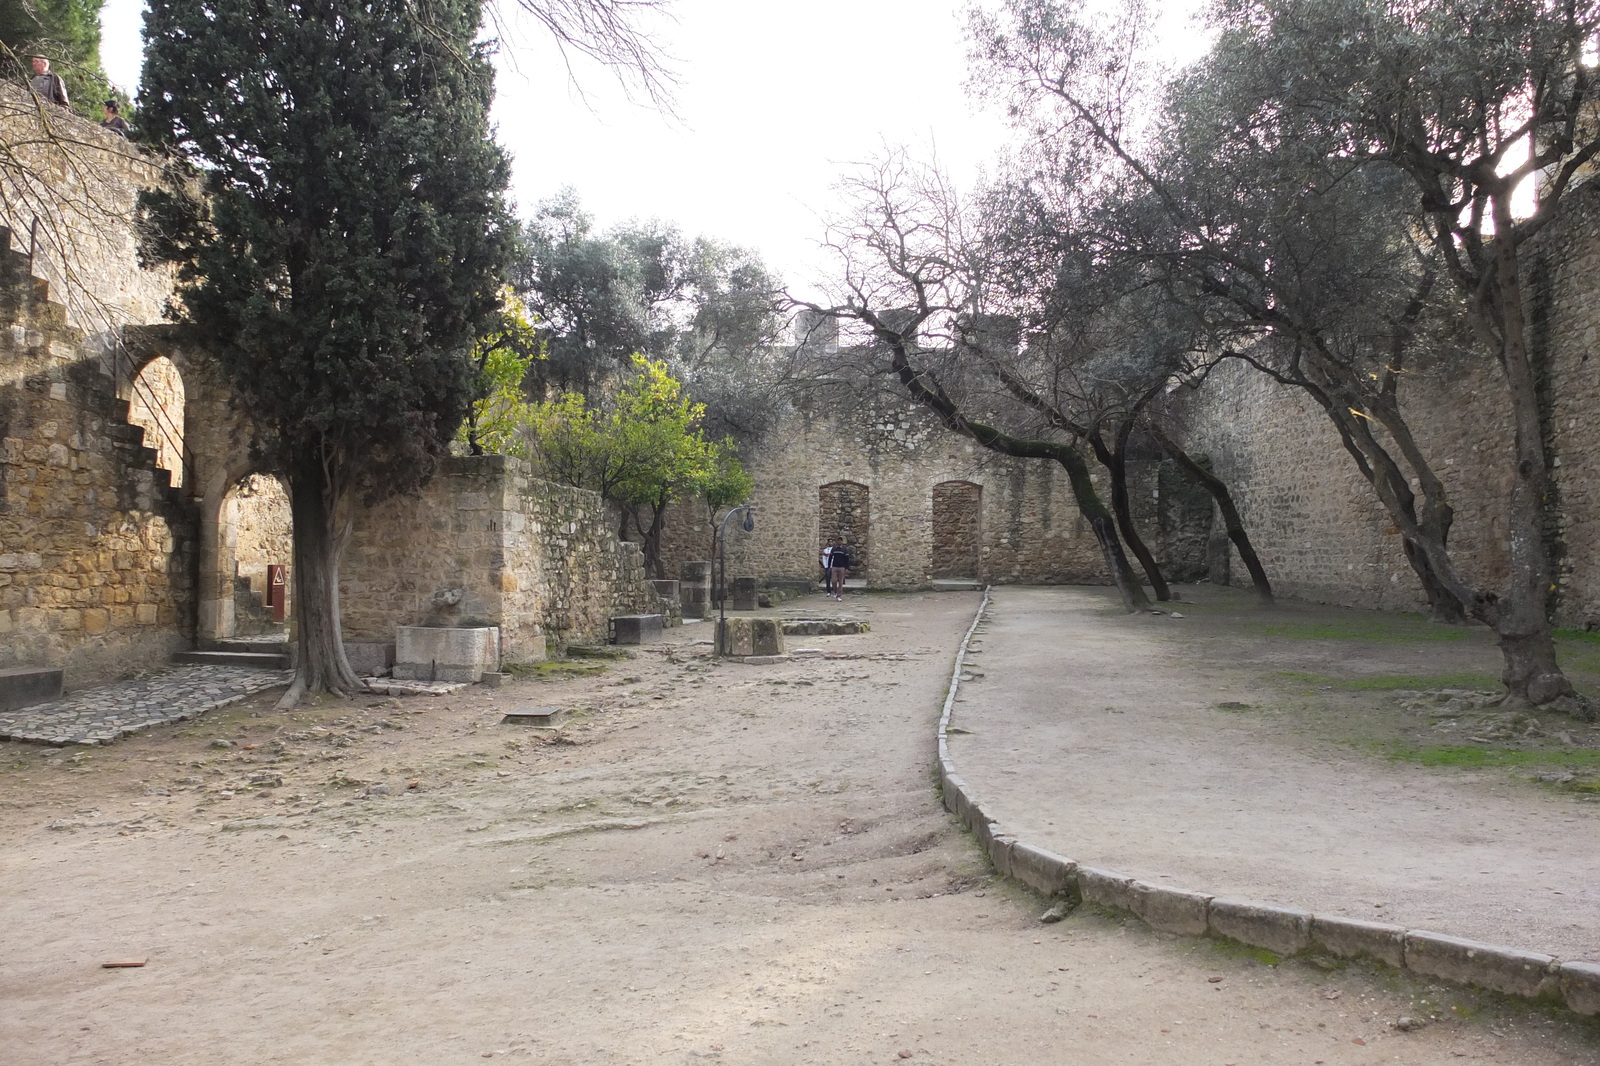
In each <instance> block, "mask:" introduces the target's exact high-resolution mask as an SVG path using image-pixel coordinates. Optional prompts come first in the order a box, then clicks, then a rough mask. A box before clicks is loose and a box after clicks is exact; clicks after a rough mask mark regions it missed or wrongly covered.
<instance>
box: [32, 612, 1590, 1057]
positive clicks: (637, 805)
mask: <svg viewBox="0 0 1600 1066" xmlns="http://www.w3.org/2000/svg"><path fill="white" fill-rule="evenodd" d="M977 602H978V596H977V595H976V594H967V593H949V594H944V595H938V594H924V595H908V596H892V595H883V596H871V597H865V598H861V599H857V598H855V597H851V598H850V599H848V600H847V602H846V603H845V604H844V605H843V606H842V607H839V606H837V605H831V604H826V603H825V602H824V601H821V600H820V599H818V600H815V601H813V602H811V603H807V604H805V605H804V606H806V607H809V608H813V609H817V610H821V611H844V612H847V613H850V614H856V615H864V616H865V617H867V618H869V619H870V620H871V622H872V626H873V628H872V631H871V632H870V633H865V634H861V635H857V636H819V637H807V638H804V641H803V643H804V644H806V645H811V646H815V647H817V648H819V649H820V650H821V652H822V655H821V656H819V657H816V658H809V659H803V660H796V661H792V662H787V663H781V664H777V665H771V666H753V665H746V664H739V663H731V662H725V661H718V660H714V659H712V658H711V657H710V656H709V655H708V654H707V651H708V648H707V646H706V645H705V644H704V643H698V642H699V641H703V640H704V639H705V638H706V637H708V636H709V628H708V627H707V626H704V625H700V626H690V627H685V629H683V630H678V631H675V632H674V633H673V634H672V641H671V642H669V643H667V644H662V645H654V646H650V647H648V648H645V649H642V650H641V651H640V652H639V654H638V656H637V658H635V659H633V660H631V661H628V662H625V663H618V664H615V665H614V666H612V667H611V668H609V669H608V670H607V672H606V673H604V674H602V675H599V676H593V677H573V678H566V679H561V680H555V681H550V682H535V681H517V682H514V683H512V684H511V685H510V686H508V687H507V688H504V689H499V690H492V691H491V690H484V689H482V688H474V689H472V690H469V691H467V692H463V693H459V694H456V695H450V696H440V697H420V698H414V699H383V698H378V697H361V698H358V699H357V700H355V701H351V702H344V701H327V702H324V703H322V704H318V705H315V706H311V707H308V708H306V709H304V710H302V711H297V712H295V713H294V714H292V715H288V716H284V715H279V714H274V713H273V712H272V711H271V710H270V708H271V703H272V699H273V698H274V697H273V694H264V695H262V696H258V697H255V698H252V699H251V700H247V701H245V702H244V703H241V704H239V705H237V706H235V707H232V708H228V709H225V710H220V711H216V712H213V713H212V714H210V715H207V716H206V717H205V718H203V719H200V720H198V721H195V722H190V723H186V724H184V725H183V726H180V727H169V728H162V729H155V730H151V731H149V732H147V733H144V734H140V735H138V736H135V737H131V738H128V739H126V740H124V741H122V742H120V743H118V744H116V745H113V746H111V747H109V748H92V749H85V750H82V751H78V752H76V753H74V754H71V755H68V754H66V753H64V752H62V753H52V752H51V751H50V750H49V749H37V748H31V747H28V746H23V745H0V954H3V956H4V958H5V961H6V965H5V966H3V967H0V1002H3V1003H4V1004H5V1007H6V1009H5V1010H4V1011H0V1048H4V1049H5V1051H4V1054H3V1055H0V1059H3V1060H4V1061H5V1063H6V1066H42V1064H46V1063H49V1064H52V1066H55V1064H62V1063H74V1064H75V1063H102V1062H104V1063H113V1064H120V1063H127V1062H159V1063H163V1064H166V1066H187V1064H205V1066H218V1064H224V1066H227V1064H241V1066H244V1064H248V1066H265V1064H279V1063H281V1064H297V1066H298V1064H306V1063H339V1064H341V1066H358V1064H365V1063H373V1064H383V1066H393V1064H410V1063H417V1064H427V1066H448V1064H459V1063H468V1062H482V1061H484V1060H485V1059H498V1058H510V1059H513V1060H515V1061H525V1062H538V1063H550V1064H574V1063H585V1064H589V1063H593V1064H606V1066H611V1064H618V1063H651V1064H656V1063H682V1064H685V1066H689V1064H702V1063H706V1062H713V1063H716V1062H721V1063H730V1064H732V1063H737V1064H774V1066H777V1064H783V1066H789V1064H798V1063H818V1064H827V1066H839V1064H856V1063H862V1064H866V1063H902V1062H911V1063H929V1064H947V1066H971V1064H978V1063H982V1064H985V1066H988V1064H1000V1066H1007V1064H1018V1066H1023V1064H1027V1066H1033V1064H1038V1063H1053V1062H1070V1063H1073V1064H1074V1066H1077V1064H1086V1066H1096V1064H1110V1063H1118V1064H1126V1063H1130V1062H1131V1063H1139V1064H1157V1066H1167V1064H1170V1066H1194V1064H1204V1066H1210V1064H1216V1066H1222V1064H1227V1063H1232V1064H1236V1066H1281V1064H1284V1063H1305V1064H1306V1066H1312V1064H1314V1063H1326V1064H1327V1066H1366V1064H1374V1063H1378V1062H1392V1061H1396V1060H1399V1061H1403V1062H1405V1063H1408V1064H1420V1066H1437V1064H1444V1063H1452V1064H1453V1063H1456V1062H1460V1061H1462V1060H1464V1059H1465V1060H1468V1061H1473V1060H1476V1061H1491V1060H1496V1059H1498V1060H1499V1061H1501V1062H1516V1063H1521V1064H1531V1066H1557V1064H1564V1066H1577V1064H1580V1063H1591V1062H1593V1061H1594V1060H1595V1052H1596V1048H1597V1047H1600V1041H1597V1040H1596V1037H1595V1034H1594V1030H1593V1027H1592V1026H1590V1025H1588V1023H1583V1022H1578V1021H1574V1020H1563V1019H1554V1018H1548V1017H1545V1016H1543V1015H1539V1014H1537V1013H1531V1012H1528V1011H1526V1010H1525V1009H1520V1008H1514V1007H1504V1006H1501V1005H1498V1004H1496V1003H1495V1002H1493V1001H1484V1000H1481V999H1479V998H1477V997H1474V996H1472V995H1470V994H1465V993H1458V992H1456V991H1453V990H1446V989H1435V988H1433V987H1431V986H1428V985H1426V984H1424V983H1419V982H1412V981H1410V980H1408V979H1405V978H1395V977H1394V976H1393V975H1378V976H1373V975H1369V974H1368V973H1366V972H1365V971H1363V970H1361V969H1360V968H1359V967H1356V968H1351V969H1347V970H1343V971H1334V972H1324V971H1321V970H1318V969H1316V968H1314V967H1312V966H1309V965H1306V964H1301V963H1285V964H1283V965H1280V966H1276V967H1268V966H1263V965H1261V964H1259V963H1257V962H1255V961H1252V960H1251V959H1250V958H1248V957H1243V956H1241V955H1239V954H1237V953H1232V952H1229V951H1227V950H1226V949H1224V948H1219V947H1217V946H1215V945H1213V944H1211V943H1210V942H1207V941H1204V940H1185V939H1177V938H1172V937H1167V936H1163V935H1160V934H1156V933H1152V932H1150V931H1148V930H1146V929H1145V928H1144V927H1143V926H1141V925H1140V924H1139V923H1137V922H1131V923H1128V922H1123V921H1122V920H1120V919H1118V918H1108V917H1106V916H1104V915H1100V914H1096V913H1093V912H1092V908H1082V909H1080V910H1079V911H1078V912H1077V913H1076V914H1074V915H1073V916H1072V917H1070V918H1068V919H1067V920H1065V921H1063V922H1060V923H1058V924H1054V925H1042V924H1040V922H1039V921H1038V915H1039V914H1040V912H1041V911H1043V910H1044V907H1045V904H1044V903H1043V901H1041V900H1038V899H1036V898H1033V897H1031V896H1028V895H1025V894H1023V893H1022V892H1020V891H1019V890H1018V889H1016V888H1015V886H1013V885H1011V884H1009V883H1007V882H1004V881H999V880H996V879H995V878H993V876H992V874H991V872H990V871H989V869H988V868H987V866H986V864H985V862H984V860H983V858H982V857H981V856H980V855H979V854H978V852H977V849H976V848H975V847H974V845H973V843H972V840H971V838H970V837H968V836H967V835H965V834H964V833H962V832H960V831H958V830H957V829H956V828H955V827H954V824H953V820H952V819H951V818H950V817H949V816H947V815H946V814H945V813H944V812H943V811H942V810H941V809H940V807H939V804H938V800H937V797H936V796H935V793H934V789H933V787H932V774H931V770H932V764H933V757H934V731H935V725H936V722H937V718H938V713H939V707H940V703H941V699H942V696H943V693H944V688H945V683H946V680H947V678H948V675H949V670H950V667H951V662H952V657H953V653H954V649H955V646H956V643H957V641H958V639H959V637H960V635H961V633H962V632H963V631H964V630H965V628H966V626H967V624H968V623H969V621H970V618H971V614H972V611H973V610H974V608H975V607H976V605H977ZM796 643H801V641H796ZM552 704H560V705H562V706H564V707H567V708H570V709H571V710H572V711H573V715H572V717H571V719H570V721H569V724H568V725H567V726H566V727H565V728H564V729H563V730H562V731H561V732H559V733H539V732H535V731H530V730H528V729H526V728H525V727H517V726H508V725H502V724H500V719H501V717H502V716H503V715H504V714H505V713H506V712H507V711H508V710H511V709H515V708H516V707H518V706H528V705H552ZM218 739H228V740H231V741H232V742H233V746H232V747H228V748H217V747H213V743H214V742H215V741H216V740H218ZM117 958H124V959H126V958H132V959H143V960H145V961H146V965H144V966H143V967H140V968H132V969H102V966H101V964H102V963H103V962H106V961H111V960H114V959H117ZM1454 1008H1459V1011H1457V1010H1456V1009H1454ZM1434 1013H1437V1014H1439V1015H1440V1020H1439V1021H1437V1022H1435V1023H1433V1024H1428V1025H1425V1026H1424V1027H1423V1028H1421V1029H1420V1030H1417V1031H1409V1032H1401V1031H1398V1030H1396V1029H1395V1028H1393V1023H1394V1021H1395V1020H1396V1019H1397V1018H1399V1017H1401V1016H1413V1017H1418V1018H1429V1017H1432V1015H1433V1014H1434Z"/></svg>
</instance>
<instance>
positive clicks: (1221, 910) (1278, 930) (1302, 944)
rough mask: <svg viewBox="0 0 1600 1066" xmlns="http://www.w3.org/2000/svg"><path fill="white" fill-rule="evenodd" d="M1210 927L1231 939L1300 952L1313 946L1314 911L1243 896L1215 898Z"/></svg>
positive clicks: (1285, 953)
mask: <svg viewBox="0 0 1600 1066" xmlns="http://www.w3.org/2000/svg"><path fill="white" fill-rule="evenodd" d="M1207 920H1208V922H1209V923H1210V926H1211V931H1212V932H1213V933H1216V934H1217V935H1218V936H1225V937H1227V938H1228V939H1229V940H1237V941H1238V942H1239V943H1241V944H1249V945H1250V946H1251V947H1254V948H1266V949H1267V950H1268V951H1271V952H1273V953H1275V954H1278V955H1283V956H1286V957H1287V956H1289V955H1298V954H1300V953H1301V952H1302V951H1305V950H1307V949H1308V948H1310V947H1311V913H1310V912H1309V911H1299V910H1294V909H1293V908H1290V907H1274V906H1271V905H1269V904H1266V903H1251V902H1250V901H1249V900H1242V899H1214V900H1212V901H1211V913H1210V917H1209V918H1208V919H1207Z"/></svg>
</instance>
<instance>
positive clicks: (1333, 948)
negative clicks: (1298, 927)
mask: <svg viewBox="0 0 1600 1066" xmlns="http://www.w3.org/2000/svg"><path fill="white" fill-rule="evenodd" d="M1405 939H1406V931H1405V929H1404V928H1403V927H1401V926H1398V925H1388V924H1386V923H1384V922H1364V921H1361V920H1360V919H1358V918H1338V917H1334V916H1331V915H1326V914H1313V915H1312V916H1311V942H1312V944H1314V945H1315V946H1316V947H1319V948H1321V949H1322V950H1324V951H1326V952H1327V953H1328V954H1330V955H1337V956H1339V957H1340V958H1341V959H1354V958H1360V957H1361V956H1366V957H1367V958H1371V959H1376V960H1378V961H1379V962H1382V963H1385V964H1387V965H1389V966H1394V967H1396V968H1398V967H1401V966H1404V965H1405V961H1406V952H1405Z"/></svg>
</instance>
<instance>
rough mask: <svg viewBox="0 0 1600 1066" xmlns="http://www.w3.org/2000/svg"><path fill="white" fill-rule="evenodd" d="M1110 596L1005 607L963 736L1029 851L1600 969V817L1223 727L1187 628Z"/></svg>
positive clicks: (1255, 725)
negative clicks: (1123, 609) (1112, 609)
mask: <svg viewBox="0 0 1600 1066" xmlns="http://www.w3.org/2000/svg"><path fill="white" fill-rule="evenodd" d="M1107 603H1108V601H1107V599H1106V597H1105V595H1104V594H1103V593H1102V592H1101V591H1100V590H1092V589H1066V588H1058V589H1012V588H1007V589H997V590H996V591H995V596H994V605H993V609H992V613H991V621H990V622H989V623H988V625H987V626H986V629H985V632H984V634H983V636H982V638H981V640H980V641H979V654H978V655H977V656H976V657H975V658H974V660H973V669H974V670H975V671H978V672H981V673H982V674H983V676H982V677H981V678H980V679H978V680H977V681H975V682H974V683H972V684H971V685H968V686H965V687H964V688H963V690H962V702H960V703H959V704H958V706H957V710H956V713H955V714H954V716H953V718H952V722H953V723H954V724H955V725H957V726H960V727H963V728H966V729H969V730H972V734H971V735H958V736H955V737H953V738H952V740H951V750H952V754H953V757H954V758H955V760H956V763H957V765H958V767H959V768H960V772H961V773H962V775H963V776H964V777H965V778H966V779H967V780H968V781H970V782H971V783H972V785H973V787H974V788H975V789H976V790H977V792H978V794H979V795H980V796H983V797H985V798H986V799H987V798H990V797H992V798H993V800H994V801H995V807H994V810H995V812H996V813H995V817H997V818H998V819H999V820H1001V821H1002V822H1004V823H1005V824H1006V825H1008V826H1010V827H1011V828H1012V829H1013V830H1014V831H1016V832H1018V833H1019V834H1020V835H1021V836H1022V837H1023V838H1024V839H1028V840H1033V841H1036V842H1039V843H1041V844H1043V845H1045V846H1047V847H1050V848H1051V849H1053V850H1055V851H1058V852H1060V853H1061V854H1063V855H1067V856H1070V857H1072V858H1075V859H1078V860H1080V861H1082V862H1086V863H1090V864H1092V865H1096V866H1103V867H1107V868H1110V869H1114V870H1117V871H1120V872H1124V873H1130V874H1133V875H1135V876H1138V877H1141V878H1144V879H1157V880H1160V881H1163V882H1165V883H1168V884H1172V885H1175V886H1178V887H1183V888H1192V889H1200V890H1203V891H1206V892H1211V893H1214V894H1217V895H1227V896H1242V897H1244V898H1247V899H1255V900H1263V901H1268V902H1274V903H1282V904H1288V905H1292V906H1297V907H1304V908H1307V909H1310V910H1313V911H1319V912H1324V913H1334V914H1346V915H1353V916H1356V917H1361V918H1369V919H1374V920H1383V921H1390V922H1395V923H1398V924H1402V925H1408V926H1411V927H1413V928H1424V929H1431V930H1434V931H1436V932H1443V933H1450V934H1453V935H1456V936H1465V937H1470V938H1473V939H1477V940H1485V941H1488V942H1491V943H1496V944H1504V945H1508V946H1514V947H1523V948H1529V949H1533V950H1538V951H1546V952H1550V953H1552V954H1555V955H1558V956H1560V957H1563V958H1569V959H1573V958H1576V959H1586V960H1600V809H1597V808H1596V806H1595V805H1593V804H1585V803H1579V802H1575V801H1574V800H1573V799H1572V798H1571V797H1562V796H1555V795H1550V794H1548V793H1541V792H1538V791H1536V790H1534V789H1531V788H1509V787H1506V786H1504V785H1497V786H1494V787H1487V786H1486V785H1485V784H1484V783H1483V782H1481V781H1479V780H1476V779H1474V777H1473V775H1471V774H1467V775H1463V774H1462V772H1461V771H1459V770H1456V771H1433V770H1427V769H1423V768H1420V767H1416V766H1402V765H1395V764H1392V763H1388V762H1385V761H1383V760H1381V759H1376V758H1372V757H1368V756H1363V755H1360V754H1357V753H1354V752H1351V751H1349V750H1348V749H1341V748H1338V747H1335V746H1332V745H1321V746H1316V747H1314V748H1308V747H1307V745H1306V744H1305V743H1303V742H1301V741H1300V740H1299V739H1298V738H1294V737H1291V736H1285V735H1282V734H1281V733H1276V732H1275V731H1274V729H1273V727H1272V726H1271V725H1270V724H1266V725H1263V723H1262V722H1261V721H1260V720H1259V719H1252V718H1249V717H1246V716H1241V715H1238V714H1228V713H1226V712H1224V711H1220V710H1218V709H1217V704H1218V703H1220V702H1223V701H1228V700H1234V701H1242V702H1252V701H1263V700H1268V699H1270V698H1271V697H1270V696H1267V695H1264V694H1262V693H1261V692H1260V691H1258V690H1254V689H1251V688H1250V687H1249V686H1250V682H1249V680H1248V678H1247V677H1245V676H1244V675H1243V674H1236V675H1235V676H1231V677H1230V676H1229V674H1228V673H1227V671H1226V670H1206V669H1197V665H1196V660H1195V655H1194V652H1195V648H1194V646H1192V645H1191V644H1189V643H1186V641H1185V639H1184V638H1185V636H1186V634H1187V632H1189V630H1187V629H1186V627H1192V626H1195V625H1204V621H1203V619H1202V618H1200V617H1198V616H1197V617H1194V618H1189V619H1184V620H1175V619H1169V618H1162V617H1153V616H1150V615H1139V616H1132V617H1130V616H1122V615H1115V614H1108V613H1107V611H1106V606H1107Z"/></svg>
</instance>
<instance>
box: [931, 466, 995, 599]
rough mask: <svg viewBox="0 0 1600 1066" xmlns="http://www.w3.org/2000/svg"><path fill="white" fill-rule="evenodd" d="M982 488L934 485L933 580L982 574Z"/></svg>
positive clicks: (954, 483) (974, 578) (960, 483)
mask: <svg viewBox="0 0 1600 1066" xmlns="http://www.w3.org/2000/svg"><path fill="white" fill-rule="evenodd" d="M982 560H983V487H982V486H981V485H976V484H973V483H972V482H970V481H941V482H939V484H937V485H935V486H934V487H933V560H932V565H931V566H930V568H929V573H930V575H931V576H932V577H933V579H934V580H960V581H977V580H979V579H980V578H981V576H982V568H983V566H982Z"/></svg>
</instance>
